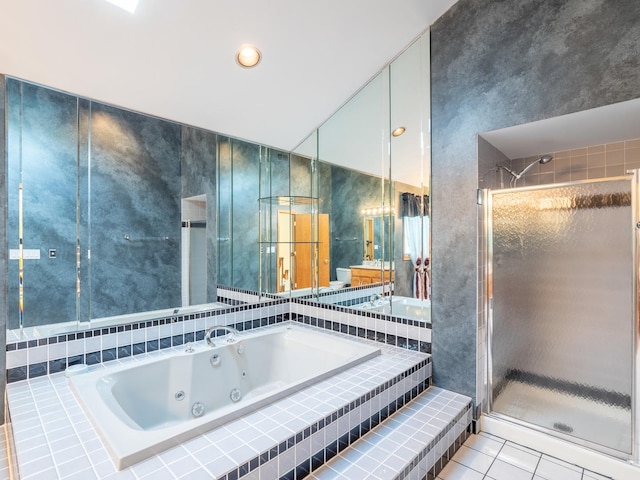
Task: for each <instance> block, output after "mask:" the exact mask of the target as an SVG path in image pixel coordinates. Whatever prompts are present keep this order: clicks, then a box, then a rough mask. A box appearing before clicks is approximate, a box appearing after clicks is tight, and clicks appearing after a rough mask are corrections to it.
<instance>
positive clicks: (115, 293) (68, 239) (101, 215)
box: [6, 32, 430, 336]
mask: <svg viewBox="0 0 640 480" xmlns="http://www.w3.org/2000/svg"><path fill="white" fill-rule="evenodd" d="M6 91H7V94H6V107H7V110H6V111H7V119H8V122H7V161H8V173H7V190H8V212H9V213H8V222H7V229H6V232H7V243H8V246H9V250H10V252H9V253H10V255H9V258H10V260H9V311H8V322H7V328H9V329H16V328H19V327H21V326H22V327H33V328H35V329H36V330H37V331H38V332H39V334H41V335H44V336H49V335H54V334H57V333H59V332H62V331H69V330H74V329H78V328H80V329H82V328H88V327H90V326H91V327H93V326H94V325H99V324H100V322H104V324H109V323H110V324H113V323H119V322H120V323H122V322H126V321H132V320H130V318H131V315H136V316H137V318H142V317H143V316H145V315H147V317H154V316H155V317H158V316H168V315H171V314H172V313H175V312H176V311H180V313H184V312H187V311H189V310H191V311H197V310H201V309H205V308H206V309H210V308H217V307H224V306H226V305H224V304H221V303H219V294H220V292H221V291H224V290H225V288H226V289H229V288H231V289H237V290H243V291H249V292H257V294H256V295H255V299H256V301H269V299H272V298H274V295H278V296H285V297H292V296H305V297H307V298H311V299H315V300H317V301H321V302H326V301H332V300H331V298H332V297H331V296H330V295H326V294H327V292H335V291H340V292H347V291H349V287H351V290H354V289H355V290H357V289H358V287H363V286H367V285H376V286H379V287H380V290H379V293H380V295H381V296H382V295H384V296H385V297H386V303H385V304H384V305H373V302H368V301H367V302H366V303H369V304H371V305H368V306H367V305H365V306H366V307H376V308H377V307H380V311H383V312H385V313H394V314H399V310H398V309H400V308H404V307H401V306H400V305H401V303H402V304H411V306H412V307H417V308H418V310H420V313H418V315H420V316H421V318H424V316H425V315H426V316H428V313H427V314H425V313H424V311H425V307H428V302H429V299H428V297H429V295H428V290H429V274H428V263H429V257H430V255H429V249H428V247H429V235H428V233H429V231H428V214H429V206H428V195H429V167H430V152H429V145H430V137H429V33H428V32H427V33H425V34H424V35H422V36H421V37H420V38H419V39H418V40H417V41H416V42H414V43H413V44H412V45H411V46H409V47H408V48H407V50H405V51H404V52H402V53H401V54H400V55H399V56H398V57H397V58H396V59H394V60H393V61H392V62H391V63H390V64H389V65H387V66H386V67H385V68H384V69H383V70H382V71H381V72H379V74H378V75H376V76H375V78H373V79H372V80H371V81H370V82H369V83H368V84H367V85H366V86H365V87H364V88H363V89H362V90H361V91H359V92H358V93H357V94H355V95H354V96H353V97H352V98H351V99H350V101H348V102H347V103H346V104H345V105H344V106H343V107H342V108H341V109H340V110H339V111H338V112H336V113H335V114H334V115H333V116H332V117H331V118H330V119H329V120H327V121H326V122H325V123H324V124H323V125H321V126H320V127H319V128H318V129H317V130H316V131H314V132H313V133H312V134H311V135H310V136H309V137H308V138H307V139H306V140H304V141H303V142H301V143H300V146H299V147H298V148H296V149H295V151H294V152H285V151H279V150H277V149H273V148H268V147H265V146H262V145H257V144H254V143H251V142H247V141H243V140H238V139H234V138H229V137H227V136H224V135H220V134H217V133H215V132H210V131H205V130H201V129H198V128H194V127H189V126H186V125H181V124H177V123H174V122H170V121H166V120H162V119H158V118H153V117H149V116H146V115H142V114H138V113H135V112H131V111H128V110H124V109H120V108H116V107H112V106H109V105H104V104H101V103H99V102H95V101H92V100H89V99H85V98H82V97H79V96H75V95H72V94H68V93H64V92H60V91H56V90H52V89H49V88H46V87H43V86H39V85H34V84H31V83H28V82H24V81H21V80H18V79H13V78H6ZM399 127H402V129H403V131H402V132H401V130H397V131H396V132H395V133H392V132H393V131H394V130H396V129H397V128H399ZM305 225H306V226H305ZM305 235H306V236H305ZM390 282H393V288H392V289H390V288H389V285H390ZM383 285H387V287H386V289H385V287H383ZM389 293H391V295H389ZM396 297H397V298H396ZM416 297H417V298H416ZM389 298H391V299H398V300H399V299H404V300H405V301H404V302H391V301H389ZM367 300H368V297H367ZM411 302H413V303H411ZM416 302H417V303H416ZM394 309H395V310H394ZM427 312H428V309H427Z"/></svg>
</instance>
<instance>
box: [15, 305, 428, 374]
mask: <svg viewBox="0 0 640 480" xmlns="http://www.w3.org/2000/svg"><path fill="white" fill-rule="evenodd" d="M293 304H298V305H307V306H312V307H315V308H316V309H317V310H316V312H317V314H316V315H314V316H309V315H300V314H299V313H293V312H292V311H291V310H292V308H291V306H292V305H293ZM274 312H275V313H274ZM323 312H326V313H327V315H329V312H341V313H345V314H351V315H355V316H357V317H358V318H360V319H363V320H364V321H363V326H357V327H356V326H353V325H348V324H346V323H344V322H341V321H335V319H334V320H333V321H332V320H327V319H325V318H322V317H323V315H322V313H323ZM238 316H240V317H242V318H243V319H242V320H241V321H237V317H238ZM247 316H248V317H252V318H250V319H244V317H247ZM254 317H258V318H254ZM288 320H294V321H298V322H301V323H305V324H308V325H313V326H318V327H321V328H324V329H327V330H332V331H335V332H340V333H344V334H347V335H351V336H356V337H360V338H367V339H370V340H375V341H377V342H380V343H385V344H387V345H392V346H396V347H400V348H407V349H410V350H414V351H420V352H422V353H431V343H430V342H427V341H421V340H419V339H417V338H409V337H404V336H398V335H393V334H388V333H385V332H382V331H380V327H379V328H375V326H374V325H371V326H369V325H366V323H367V322H371V321H375V320H382V321H388V320H389V316H387V315H384V314H378V313H372V312H364V311H362V310H359V309H350V308H345V307H340V306H336V305H323V304H318V303H315V302H310V301H306V300H298V299H277V300H275V301H273V302H270V303H267V304H264V303H263V304H243V305H238V306H232V307H229V308H218V309H211V310H207V311H204V312H198V313H191V314H187V315H174V316H170V317H165V318H160V319H156V320H144V321H139V322H132V323H128V324H123V325H118V326H113V327H101V328H95V329H92V330H87V331H81V332H78V331H76V332H70V333H66V334H61V335H56V336H51V337H48V338H40V339H27V340H18V341H14V342H8V343H7V344H6V347H5V349H6V352H7V355H15V354H16V353H18V352H24V353H23V354H22V355H24V360H16V361H8V362H7V367H8V368H7V370H6V378H7V382H8V383H12V382H17V381H21V380H26V379H27V378H36V377H39V376H43V375H47V374H52V373H58V372H62V371H64V370H65V369H66V368H67V367H68V366H71V365H75V364H81V363H86V364H88V365H93V364H96V363H101V362H109V361H112V360H116V359H119V358H125V357H129V356H132V355H140V354H143V353H148V352H153V351H156V350H161V349H166V348H170V347H175V346H179V345H183V344H185V343H189V342H194V341H200V340H202V339H203V338H204V328H205V327H206V324H205V325H204V326H202V327H201V328H197V327H196V326H192V325H188V326H187V323H186V322H206V323H211V326H212V325H214V324H215V325H231V326H234V327H235V328H237V329H238V330H240V331H243V330H250V329H252V328H258V327H261V326H266V325H272V324H274V323H279V322H283V321H288ZM397 323H398V324H400V323H402V324H404V325H408V326H413V327H421V328H430V325H429V324H425V323H424V322H418V321H406V320H405V319H401V321H399V322H397ZM183 325H184V326H183ZM163 328H164V329H171V333H168V332H164V333H163V332H162V330H161V329H163ZM188 328H192V330H190V331H186V332H185V331H183V330H187V329H188ZM151 329H158V332H157V334H156V333H155V332H152V331H151ZM173 330H176V331H175V332H174V331H173ZM138 332H140V333H138ZM127 335H128V336H129V337H130V338H129V340H128V341H124V343H122V341H121V338H120V337H121V336H127ZM136 335H137V336H138V337H139V338H138V340H137V341H136V339H135V336H136ZM140 338H142V340H141V339H140ZM99 339H102V340H99ZM79 341H80V342H79ZM83 342H84V343H83ZM90 342H93V343H99V344H100V345H101V346H102V345H104V344H105V343H106V344H108V347H107V348H99V347H98V348H97V349H96V348H95V346H94V347H93V348H92V347H91V346H88V345H89V344H90ZM62 344H66V345H67V346H63V345H62ZM56 345H58V346H60V348H59V350H63V351H66V353H62V352H58V353H57V354H53V355H49V353H48V350H47V349H48V348H51V347H52V346H56ZM54 348H55V347H54ZM36 349H40V351H38V350H36ZM42 350H47V352H46V353H44V352H42ZM70 350H73V351H72V352H70ZM31 352H33V357H35V360H34V359H32V358H31V357H32V353H31ZM36 352H39V353H37V354H36ZM16 358H17V357H16Z"/></svg>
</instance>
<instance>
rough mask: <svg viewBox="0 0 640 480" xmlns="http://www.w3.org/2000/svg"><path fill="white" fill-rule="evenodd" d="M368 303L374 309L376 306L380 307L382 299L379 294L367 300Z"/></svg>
mask: <svg viewBox="0 0 640 480" xmlns="http://www.w3.org/2000/svg"><path fill="white" fill-rule="evenodd" d="M369 303H370V304H371V306H372V307H375V306H376V305H382V304H383V303H384V297H383V296H382V295H380V294H379V293H376V294H373V295H371V298H370V299H369Z"/></svg>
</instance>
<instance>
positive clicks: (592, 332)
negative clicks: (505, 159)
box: [489, 179, 633, 453]
mask: <svg viewBox="0 0 640 480" xmlns="http://www.w3.org/2000/svg"><path fill="white" fill-rule="evenodd" d="M490 204H491V205H492V207H491V208H492V212H491V214H490V215H491V216H490V220H491V225H492V226H491V230H492V231H490V232H489V234H490V236H489V239H490V246H489V248H490V255H489V258H490V262H491V264H490V271H491V270H492V279H493V335H492V342H491V343H492V348H491V354H492V370H491V377H492V378H491V381H492V390H493V401H492V410H493V411H494V412H498V413H501V414H504V415H508V416H510V417H514V418H516V419H518V420H522V421H525V422H528V423H531V424H534V425H537V426H540V427H544V428H546V429H549V430H552V431H555V432H558V434H561V435H570V436H572V437H575V438H578V439H580V440H583V441H585V442H588V443H592V444H595V445H600V446H603V447H605V448H607V449H613V450H616V451H619V452H624V453H631V431H632V423H631V393H632V364H633V293H632V292H633V248H632V247H633V230H632V225H633V223H632V209H631V182H630V180H627V179H617V180H609V181H598V182H591V183H581V184H573V185H568V186H567V185H564V186H557V187H545V188H537V189H513V190H505V191H503V192H501V191H496V192H493V193H492V195H491V201H490Z"/></svg>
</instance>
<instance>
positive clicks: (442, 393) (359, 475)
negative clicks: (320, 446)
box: [307, 387, 472, 480]
mask: <svg viewBox="0 0 640 480" xmlns="http://www.w3.org/2000/svg"><path fill="white" fill-rule="evenodd" d="M471 417H472V409H471V399H470V398H469V397H465V396H463V395H459V394H457V393H453V392H449V391H447V390H443V389H441V388H437V387H430V388H429V389H428V390H426V391H425V392H424V393H422V394H421V395H419V396H418V397H416V398H415V399H414V400H413V401H411V402H410V403H408V404H407V405H405V407H404V408H402V409H400V410H398V412H396V414H395V415H393V416H391V417H389V418H388V419H387V420H386V421H385V422H383V423H381V424H380V425H378V426H377V427H376V428H374V429H373V430H371V431H370V432H369V433H367V434H366V435H364V436H363V437H362V438H361V439H360V440H359V441H358V442H355V443H354V444H353V445H351V446H350V447H349V448H347V449H346V450H344V451H343V452H341V453H340V454H339V455H338V456H336V457H334V458H333V459H332V460H330V461H329V462H327V463H326V464H325V465H324V466H322V467H321V468H319V469H318V470H316V471H314V472H313V473H312V474H311V475H310V476H309V477H307V478H309V479H311V480H336V479H341V480H346V479H350V480H361V479H364V478H367V479H379V480H387V479H388V480H404V479H409V480H421V479H423V478H425V477H426V478H427V479H433V478H435V477H436V475H437V474H438V473H439V472H440V470H442V468H443V467H444V465H446V463H447V462H448V461H449V459H450V458H451V457H452V456H453V454H454V453H455V452H456V450H457V449H458V448H459V447H460V446H461V445H462V444H463V443H464V441H465V440H466V438H467V436H468V435H469V433H470V432H469V430H470V425H471Z"/></svg>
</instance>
